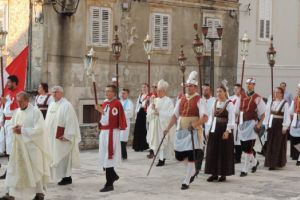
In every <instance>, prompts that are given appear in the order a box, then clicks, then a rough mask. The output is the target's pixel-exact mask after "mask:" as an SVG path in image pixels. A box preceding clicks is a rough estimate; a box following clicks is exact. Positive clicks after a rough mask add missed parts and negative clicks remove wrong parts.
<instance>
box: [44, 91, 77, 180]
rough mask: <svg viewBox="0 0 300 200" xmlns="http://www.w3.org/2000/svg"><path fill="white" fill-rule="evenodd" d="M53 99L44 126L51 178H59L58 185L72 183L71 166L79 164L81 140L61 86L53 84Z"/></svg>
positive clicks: (73, 112) (70, 105) (71, 107)
mask: <svg viewBox="0 0 300 200" xmlns="http://www.w3.org/2000/svg"><path fill="white" fill-rule="evenodd" d="M52 96H53V98H54V100H55V102H53V103H52V104H51V105H50V106H49V108H48V112H47V115H46V128H47V131H48V137H49V141H50V149H51V154H52V157H53V162H52V164H51V178H52V179H53V180H55V181H57V180H59V179H61V181H60V182H59V183H58V185H68V184H72V177H71V176H72V168H73V167H78V166H79V146H78V145H79V142H80V141H81V135H80V129H79V124H78V119H77V116H76V113H75V110H74V108H73V106H72V104H71V103H70V102H69V101H68V100H67V99H65V98H64V97H63V88H62V87H60V86H54V87H53V88H52Z"/></svg>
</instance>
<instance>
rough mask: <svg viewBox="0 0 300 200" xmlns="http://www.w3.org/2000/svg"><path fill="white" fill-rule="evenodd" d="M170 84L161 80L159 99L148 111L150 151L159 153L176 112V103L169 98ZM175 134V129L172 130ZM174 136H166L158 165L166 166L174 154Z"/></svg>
mask: <svg viewBox="0 0 300 200" xmlns="http://www.w3.org/2000/svg"><path fill="white" fill-rule="evenodd" d="M168 87H169V84H168V83H167V82H166V81H164V80H160V81H159V82H158V84H157V96H158V97H157V98H154V99H153V100H151V103H150V106H149V107H148V110H147V121H148V122H149V130H148V137H147V139H148V141H147V142H148V144H149V146H150V149H152V150H153V151H154V152H157V150H158V147H159V144H160V142H161V140H162V138H163V136H164V133H163V131H164V130H165V129H166V128H167V126H168V124H169V122H170V120H171V118H172V116H173V112H174V103H173V101H172V99H171V98H169V97H167V96H166V95H167V90H168ZM171 131H172V132H175V127H173V129H171ZM173 135H174V134H168V135H166V138H165V139H164V142H163V143H162V146H161V148H160V152H159V161H158V164H157V165H156V166H157V167H159V166H164V165H165V160H166V159H170V158H171V156H172V152H174V139H173Z"/></svg>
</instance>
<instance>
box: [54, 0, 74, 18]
mask: <svg viewBox="0 0 300 200" xmlns="http://www.w3.org/2000/svg"><path fill="white" fill-rule="evenodd" d="M79 1H80V0H51V3H52V6H53V9H54V10H55V12H57V13H58V14H61V15H64V16H69V17H70V16H72V15H73V14H74V13H76V11H77V8H78V4H79Z"/></svg>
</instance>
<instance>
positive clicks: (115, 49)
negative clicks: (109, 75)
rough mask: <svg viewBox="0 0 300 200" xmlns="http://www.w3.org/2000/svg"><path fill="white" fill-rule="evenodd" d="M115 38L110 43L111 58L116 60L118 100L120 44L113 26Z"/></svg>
mask: <svg viewBox="0 0 300 200" xmlns="http://www.w3.org/2000/svg"><path fill="white" fill-rule="evenodd" d="M114 30H115V38H114V42H113V43H112V45H111V47H112V51H113V56H114V57H115V59H116V78H117V97H118V98H119V58H120V56H121V50H122V43H121V42H120V41H119V36H118V26H115V29H114Z"/></svg>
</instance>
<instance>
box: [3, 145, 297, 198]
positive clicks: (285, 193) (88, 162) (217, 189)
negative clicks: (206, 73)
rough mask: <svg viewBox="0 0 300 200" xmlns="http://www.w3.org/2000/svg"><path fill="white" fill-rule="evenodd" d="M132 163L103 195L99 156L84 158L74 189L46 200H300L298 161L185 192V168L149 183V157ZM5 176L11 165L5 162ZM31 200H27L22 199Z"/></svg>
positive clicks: (165, 170) (51, 191)
mask: <svg viewBox="0 0 300 200" xmlns="http://www.w3.org/2000/svg"><path fill="white" fill-rule="evenodd" d="M128 153H129V160H128V161H125V162H123V163H122V165H121V167H120V168H119V169H117V173H118V174H119V175H120V180H119V181H118V182H116V183H115V191H114V192H111V193H100V192H99V189H100V188H101V187H102V186H103V185H104V183H105V176H104V175H105V174H104V172H103V171H102V170H101V169H100V168H99V164H98V151H97V150H91V151H83V152H81V163H82V164H81V168H80V169H75V170H74V174H73V183H74V184H72V185H70V186H57V185H56V183H51V184H50V185H49V188H48V191H47V193H46V198H45V199H47V200H48V199H49V200H100V199H101V200H102V199H107V200H110V199H111V200H167V199H168V200H170V199H171V200H182V199H184V200H187V199H191V200H193V199H205V200H210V199H212V200H214V199H216V200H233V199H239V200H241V199H243V200H270V199H284V200H286V199H290V200H296V199H299V200H300V167H297V166H295V161H292V160H290V159H289V160H288V164H287V167H285V168H284V169H281V170H276V171H269V170H268V169H267V168H264V167H263V161H264V158H263V157H261V156H258V159H259V161H260V163H261V164H260V166H259V169H258V171H257V172H256V173H255V174H251V173H250V174H249V176H247V177H244V178H240V177H239V173H240V171H239V170H240V169H241V167H242V165H241V164H238V165H236V175H235V176H232V177H228V181H227V182H226V183H207V182H206V178H207V177H208V175H204V174H203V173H201V174H200V176H199V177H198V178H197V179H196V180H195V182H194V183H193V184H192V185H191V186H190V189H189V190H186V191H181V190H180V186H181V181H182V179H183V177H184V173H185V170H184V166H183V164H181V163H178V162H177V161H175V160H171V161H167V164H166V166H165V167H162V168H157V167H155V166H154V167H153V169H152V172H151V174H150V176H149V177H146V173H147V171H148V169H149V165H150V163H151V160H148V159H146V155H147V153H146V152H143V153H140V152H139V153H136V152H133V151H132V150H131V148H129V152H128ZM0 161H1V163H2V164H3V167H2V168H1V169H0V173H1V174H2V173H3V172H4V169H5V168H6V163H7V161H6V160H5V159H4V158H1V160H0ZM4 193H5V188H4V181H3V180H1V181H0V195H3V194H4ZM22 200H26V199H22Z"/></svg>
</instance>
